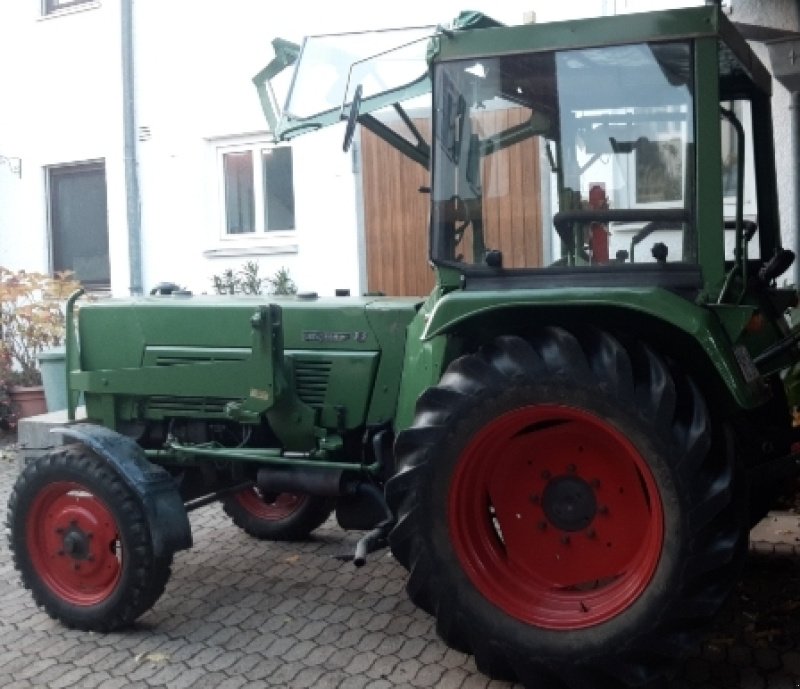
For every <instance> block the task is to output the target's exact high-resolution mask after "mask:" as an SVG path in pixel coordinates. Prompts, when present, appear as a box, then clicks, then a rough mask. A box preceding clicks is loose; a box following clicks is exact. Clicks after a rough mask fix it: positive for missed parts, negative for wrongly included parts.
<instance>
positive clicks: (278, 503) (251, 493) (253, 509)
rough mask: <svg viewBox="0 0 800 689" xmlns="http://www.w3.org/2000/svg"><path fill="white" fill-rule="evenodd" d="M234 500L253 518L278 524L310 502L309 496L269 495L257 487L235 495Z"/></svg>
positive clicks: (294, 494) (291, 494) (293, 494)
mask: <svg viewBox="0 0 800 689" xmlns="http://www.w3.org/2000/svg"><path fill="white" fill-rule="evenodd" d="M234 498H235V500H236V502H238V503H239V505H241V507H243V508H244V509H245V510H246V511H247V512H248V513H249V514H251V515H252V516H253V517H256V518H257V519H263V520H265V521H269V522H278V521H281V520H283V519H287V518H288V517H291V516H292V515H293V514H294V513H295V512H297V511H298V510H299V509H300V508H301V507H303V505H305V504H306V502H307V501H308V496H307V495H299V494H296V493H278V494H275V495H268V494H265V493H262V492H261V490H259V489H258V488H255V487H254V488H245V489H244V490H241V491H239V492H238V493H235V494H234Z"/></svg>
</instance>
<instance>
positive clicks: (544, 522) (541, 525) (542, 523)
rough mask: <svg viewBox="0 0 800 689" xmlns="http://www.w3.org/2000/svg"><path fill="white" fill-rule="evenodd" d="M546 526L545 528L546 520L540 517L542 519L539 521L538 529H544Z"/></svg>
mask: <svg viewBox="0 0 800 689" xmlns="http://www.w3.org/2000/svg"><path fill="white" fill-rule="evenodd" d="M546 528H547V522H546V521H545V520H544V519H542V521H540V522H539V531H544V530H545V529H546Z"/></svg>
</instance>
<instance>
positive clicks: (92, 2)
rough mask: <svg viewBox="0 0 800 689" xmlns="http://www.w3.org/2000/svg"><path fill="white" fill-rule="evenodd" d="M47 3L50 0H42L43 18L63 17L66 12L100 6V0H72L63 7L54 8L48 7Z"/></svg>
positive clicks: (70, 12)
mask: <svg viewBox="0 0 800 689" xmlns="http://www.w3.org/2000/svg"><path fill="white" fill-rule="evenodd" d="M47 3H48V0H41V17H40V18H41V19H48V18H50V17H61V16H63V15H65V14H74V13H75V12H83V11H85V10H92V9H96V8H98V7H100V0H72V1H71V2H69V3H67V4H64V5H63V6H61V7H53V8H52V9H49V8H48V6H47Z"/></svg>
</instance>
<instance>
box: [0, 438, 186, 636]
mask: <svg viewBox="0 0 800 689" xmlns="http://www.w3.org/2000/svg"><path fill="white" fill-rule="evenodd" d="M7 526H8V529H9V537H8V538H9V547H10V548H11V551H12V552H13V554H14V564H15V566H16V568H17V570H19V573H20V576H21V578H22V583H23V585H24V586H25V588H28V589H30V590H31V592H32V594H33V598H34V600H35V601H36V603H37V604H38V605H39V606H41V607H42V608H44V610H45V611H46V612H47V614H48V615H50V616H51V617H53V618H55V619H57V620H60V621H61V622H62V623H63V624H65V625H67V626H68V627H75V628H77V629H84V630H95V631H110V630H112V629H117V628H119V627H123V626H126V625H129V624H130V623H132V622H133V621H134V620H135V619H136V618H138V617H139V616H140V615H142V614H143V613H144V612H145V611H147V610H149V609H150V608H151V607H152V606H153V604H154V603H155V602H156V600H158V598H159V596H161V594H162V593H163V591H164V587H165V586H166V583H167V580H168V579H169V575H170V566H171V564H172V556H171V555H169V556H166V557H156V556H155V555H154V554H153V542H152V538H151V535H150V530H149V527H148V524H147V519H146V516H145V513H144V509H143V507H142V505H141V503H140V502H139V499H138V497H137V496H136V495H135V494H134V493H133V491H132V490H131V488H129V487H128V485H127V484H126V483H125V482H124V481H123V480H122V478H121V477H120V476H119V475H118V474H117V473H116V471H114V470H113V469H112V468H111V467H110V466H109V465H108V464H107V463H106V462H105V461H104V460H103V459H101V458H100V457H98V456H97V455H95V454H94V453H92V452H91V451H90V450H88V449H86V448H85V447H83V446H81V445H74V446H69V447H66V448H64V449H62V450H57V451H55V452H53V453H51V454H49V455H46V456H44V457H42V458H40V459H38V460H36V461H34V462H33V463H31V464H29V465H28V466H27V467H26V468H25V470H24V471H23V472H22V473H21V474H20V476H19V478H18V479H17V482H16V484H15V486H14V489H13V491H12V492H11V497H10V499H9V503H8V521H7Z"/></svg>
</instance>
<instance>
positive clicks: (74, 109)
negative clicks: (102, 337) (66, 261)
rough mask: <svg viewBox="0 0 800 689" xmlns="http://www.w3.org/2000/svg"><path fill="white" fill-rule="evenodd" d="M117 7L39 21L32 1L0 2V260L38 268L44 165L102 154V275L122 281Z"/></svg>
mask: <svg viewBox="0 0 800 689" xmlns="http://www.w3.org/2000/svg"><path fill="white" fill-rule="evenodd" d="M118 25H119V16H118V10H117V3H111V2H108V3H104V4H97V5H92V6H90V7H88V8H87V9H84V8H81V10H80V11H75V12H70V13H67V14H62V15H59V16H53V17H48V18H43V17H41V16H40V11H39V3H37V2H21V1H20V0H13V1H6V2H3V3H0V64H2V65H3V69H2V71H1V72H0V93H3V105H2V107H0V153H2V154H4V155H15V156H19V157H21V158H22V177H21V179H19V178H16V177H14V176H12V175H9V173H8V169H7V168H3V169H1V170H0V202H2V206H0V264H2V265H5V266H8V267H11V268H26V269H36V270H47V269H48V268H49V254H48V241H47V215H46V190H45V167H46V166H48V165H58V164H63V163H72V162H79V161H85V160H91V159H97V158H105V160H106V172H107V181H108V192H109V193H108V206H109V234H110V240H111V249H110V252H111V271H112V276H113V278H112V280H113V286H114V288H115V289H123V288H124V285H125V284H126V283H127V248H126V242H125V239H124V237H125V223H124V218H125V216H124V203H125V197H124V193H123V190H122V189H123V187H122V184H121V179H122V178H121V175H122V167H121V166H122V158H121V156H122V143H121V141H122V138H121V137H122V128H121V124H120V122H121V116H120V108H119V102H120V99H121V93H120V87H119V77H118V74H119V71H120V63H119V48H118V43H117V37H118V35H119V31H118V29H117V27H118Z"/></svg>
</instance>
